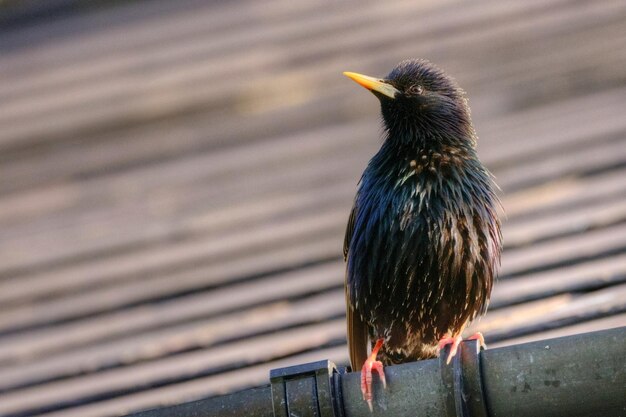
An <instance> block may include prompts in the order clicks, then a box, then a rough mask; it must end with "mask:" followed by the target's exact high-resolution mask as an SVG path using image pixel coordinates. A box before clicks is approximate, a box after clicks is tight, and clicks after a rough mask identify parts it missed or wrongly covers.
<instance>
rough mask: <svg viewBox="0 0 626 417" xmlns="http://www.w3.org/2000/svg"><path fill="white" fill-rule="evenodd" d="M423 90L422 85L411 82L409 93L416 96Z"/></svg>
mask: <svg viewBox="0 0 626 417" xmlns="http://www.w3.org/2000/svg"><path fill="white" fill-rule="evenodd" d="M423 92H424V87H422V86H421V85H420V84H413V85H412V86H411V87H409V94H411V95H414V96H417V95H420V94H422V93H423Z"/></svg>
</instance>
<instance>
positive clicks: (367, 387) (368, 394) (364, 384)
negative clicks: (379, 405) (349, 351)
mask: <svg viewBox="0 0 626 417" xmlns="http://www.w3.org/2000/svg"><path fill="white" fill-rule="evenodd" d="M382 345H383V339H378V340H377V341H376V345H375V346H374V349H372V354H371V355H370V357H369V358H368V359H367V360H366V361H365V363H364V364H363V368H361V392H362V393H363V399H364V400H365V401H367V406H368V407H369V409H370V411H374V407H373V406H372V398H373V396H372V369H373V370H375V371H376V372H377V373H378V376H379V378H380V381H381V382H382V383H383V388H387V381H386V380H385V372H384V370H383V363H382V362H381V361H377V360H376V355H377V354H378V351H379V350H380V348H381V347H382Z"/></svg>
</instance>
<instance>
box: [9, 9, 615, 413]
mask: <svg viewBox="0 0 626 417" xmlns="http://www.w3.org/2000/svg"><path fill="white" fill-rule="evenodd" d="M60 3H62V2H60ZM69 4H73V3H71V2H70V3H69ZM5 7H11V3H8V4H7V5H5ZM1 10H2V9H0V11H1ZM5 10H8V9H5ZM53 16H54V19H53V18H50V19H46V18H45V16H43V17H42V16H41V15H37V18H36V19H32V20H28V19H26V18H24V16H23V15H20V20H19V24H13V25H7V26H6V27H5V28H4V29H1V28H0V81H1V82H0V126H1V129H0V178H1V180H0V415H2V416H13V417H16V416H34V415H45V416H50V417H51V416H64V417H72V416H80V417H90V416H93V417H96V416H109V415H115V414H120V413H123V412H126V411H131V410H137V409H142V408H147V407H153V406H157V405H159V404H172V403H178V402H182V401H186V400H191V399H196V398H200V397H207V396H212V395H217V394H221V393H225V392H231V391H234V390H239V389H243V388H246V387H249V386H254V385H259V384H262V383H265V382H267V378H268V374H269V369H271V368H275V367H279V366H284V365H291V364H297V363H301V362H306V361H312V360H318V359H324V358H329V359H331V360H333V361H335V362H338V363H345V362H346V360H347V350H346V346H345V330H344V300H343V288H342V285H343V264H342V259H341V245H342V242H343V232H344V228H345V223H346V221H347V216H348V212H349V209H350V206H351V204H352V198H353V196H354V192H355V189H356V183H357V181H358V178H359V176H360V174H361V171H362V169H363V167H364V166H365V164H366V162H367V160H368V159H369V157H370V156H371V155H372V154H373V153H374V152H375V151H376V149H377V147H378V146H379V143H380V142H379V139H378V135H379V132H380V124H379V121H378V103H377V102H376V100H374V99H372V98H371V97H369V96H368V95H366V94H365V92H363V91H361V90H356V89H355V86H354V85H353V83H351V82H349V80H346V79H345V78H344V77H343V76H342V75H341V72H342V71H344V70H352V71H360V72H364V73H367V74H372V75H376V74H379V75H383V74H385V73H386V72H387V71H388V70H389V69H390V68H391V67H393V65H395V63H396V62H398V61H399V60H401V59H404V58H407V57H424V58H429V59H430V60H432V61H434V62H436V63H437V64H439V65H440V66H441V67H443V68H445V69H446V71H447V72H448V73H450V74H452V75H453V76H455V77H456V78H457V79H458V81H459V83H460V84H461V85H462V86H463V87H464V88H465V89H466V90H467V92H468V96H469V98H470V104H471V106H472V112H473V118H474V121H475V124H476V129H477V131H478V133H479V136H480V144H479V146H480V155H481V158H482V159H483V161H484V162H485V163H486V165H487V166H488V167H489V168H490V169H491V170H492V171H493V173H494V174H495V175H496V177H497V180H498V183H499V184H500V186H501V187H502V200H503V204H504V207H505V209H506V212H507V217H508V218H507V220H506V222H505V226H504V239H505V252H504V257H503V260H502V274H501V278H500V280H499V282H498V283H497V285H496V287H495V291H494V295H493V299H492V304H491V308H490V311H489V313H488V314H487V316H486V317H485V318H483V319H482V320H481V321H479V322H478V323H476V324H475V325H474V326H473V329H476V330H482V331H483V332H484V333H485V336H486V338H487V342H488V343H490V346H498V345H503V344H511V343H517V342H519V341H524V340H534V339H541V338H544V337H549V336H555V335H564V334H571V333H577V332H584V331H589V330H594V329H601V328H608V327H615V326H620V325H625V324H626V223H625V220H626V181H625V180H624V179H625V174H626V118H625V117H624V114H625V111H626V100H625V98H626V78H625V77H624V74H626V48H624V47H623V46H624V45H623V39H624V36H626V28H625V27H624V19H625V18H626V4H624V2H621V1H596V2H575V1H563V0H550V1H544V0H530V1H525V2H502V1H496V0H480V1H474V2H462V1H457V0H446V1H422V2H414V1H400V2H393V3H387V2H385V3H383V2H375V1H367V2H359V3H358V4H357V3H354V2H334V3H327V2H317V1H311V0H305V1H301V2H298V3H292V2H289V1H286V0H270V1H267V2H253V1H241V2H238V3H237V4H233V3H232V2H199V1H194V0H184V1H179V2H167V1H151V2H142V1H138V2H132V3H129V4H121V2H114V4H110V5H109V4H108V3H107V2H99V3H98V7H91V8H84V9H77V8H75V7H74V8H72V7H67V8H61V9H60V10H58V11H57V13H53Z"/></svg>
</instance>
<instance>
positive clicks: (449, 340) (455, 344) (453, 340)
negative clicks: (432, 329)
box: [437, 332, 487, 365]
mask: <svg viewBox="0 0 626 417" xmlns="http://www.w3.org/2000/svg"><path fill="white" fill-rule="evenodd" d="M466 340H478V343H480V345H481V346H482V347H483V348H485V349H486V348H487V345H486V344H485V338H484V337H483V334H482V333H481V332H476V333H475V334H473V335H472V336H470V337H468V338H467V339H466ZM462 341H463V338H462V337H461V335H458V336H456V337H451V336H447V337H444V338H442V339H441V340H440V341H439V344H438V345H437V350H438V351H441V349H443V348H444V347H446V345H449V344H452V347H451V348H450V353H448V358H447V359H446V365H449V364H450V361H451V360H452V358H453V357H454V355H456V352H457V350H458V349H459V344H460V343H461V342H462Z"/></svg>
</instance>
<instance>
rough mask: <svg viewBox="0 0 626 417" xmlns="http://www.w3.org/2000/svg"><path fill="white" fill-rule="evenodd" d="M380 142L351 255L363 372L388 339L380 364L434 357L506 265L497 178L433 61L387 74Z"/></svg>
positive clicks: (349, 280) (457, 93)
mask: <svg viewBox="0 0 626 417" xmlns="http://www.w3.org/2000/svg"><path fill="white" fill-rule="evenodd" d="M385 82H387V83H389V84H391V85H393V86H394V87H395V88H396V89H397V90H399V91H400V94H399V95H398V96H397V97H395V98H393V99H391V98H389V97H387V96H385V95H382V94H378V93H376V92H374V94H375V95H376V96H377V97H378V98H379V99H380V101H381V109H382V115H383V122H384V128H385V137H384V142H383V144H382V147H381V148H380V150H379V151H378V153H377V154H376V155H375V156H374V157H373V158H372V159H371V160H370V162H369V164H368V165H367V168H366V169H365V171H364V173H363V176H362V178H361V181H360V184H359V187H358V192H357V195H356V198H355V202H354V207H353V209H352V212H351V214H350V219H349V221H348V228H347V231H346V237H345V244H344V255H345V258H346V262H347V270H346V301H347V306H348V307H347V312H348V342H349V345H350V357H351V362H352V366H353V368H355V369H358V367H359V366H360V365H361V364H363V362H364V361H365V359H366V357H367V348H368V345H369V344H371V343H373V342H374V341H376V340H377V339H379V338H383V339H384V340H385V342H384V345H383V348H382V350H381V351H380V353H379V359H380V360H381V361H382V363H383V364H392V363H401V362H407V361H412V360H418V359H425V358H430V357H434V356H436V354H437V342H438V340H439V339H441V338H442V337H444V336H445V335H446V334H451V335H457V334H459V333H460V332H461V331H462V330H463V328H464V326H465V325H466V324H467V323H468V322H469V321H471V320H472V319H473V318H474V317H476V315H477V314H481V313H484V311H485V310H486V308H487V304H488V300H489V296H490V293H491V288H492V283H493V280H494V278H495V276H496V271H497V267H498V265H499V260H500V250H501V243H500V242H501V236H500V221H499V219H498V215H497V205H498V204H499V203H498V199H497V197H496V194H495V191H494V190H495V184H494V182H493V180H492V178H491V175H490V174H489V172H488V171H487V170H486V169H485V168H484V166H483V165H482V164H481V162H480V161H479V159H478V157H477V155H476V149H475V147H476V134H475V132H474V128H473V126H472V122H471V119H470V112H469V107H468V106H467V101H466V99H465V95H464V92H463V91H462V90H461V89H460V88H459V87H458V86H457V84H456V82H455V81H454V80H453V79H451V78H450V77H448V76H447V75H445V74H444V73H443V72H442V71H441V70H439V69H438V68H437V67H436V66H434V65H433V64H431V63H430V62H428V61H425V60H408V61H403V62H401V63H400V64H399V65H398V66H397V67H396V68H395V69H394V70H392V71H391V73H390V74H389V75H388V76H387V77H386V79H385Z"/></svg>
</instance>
